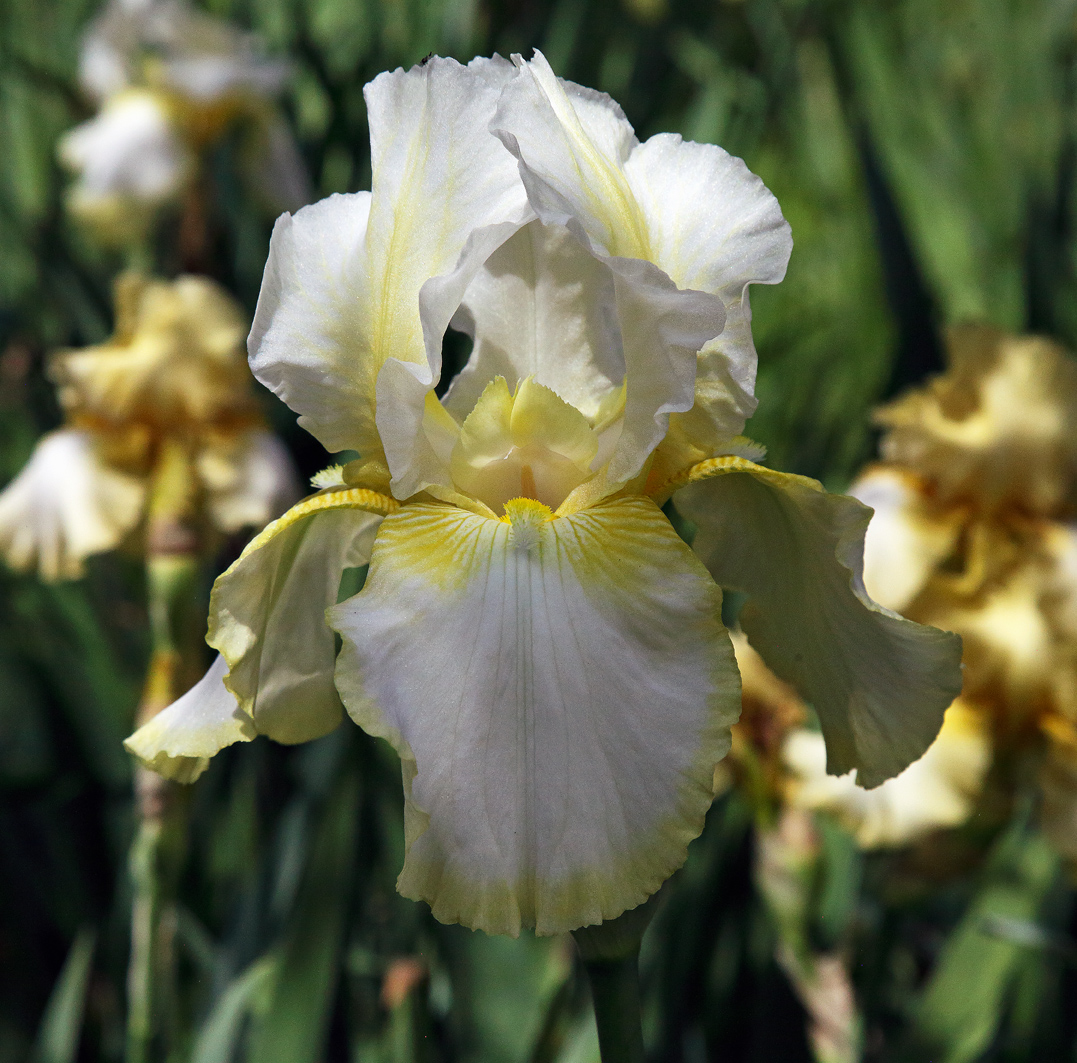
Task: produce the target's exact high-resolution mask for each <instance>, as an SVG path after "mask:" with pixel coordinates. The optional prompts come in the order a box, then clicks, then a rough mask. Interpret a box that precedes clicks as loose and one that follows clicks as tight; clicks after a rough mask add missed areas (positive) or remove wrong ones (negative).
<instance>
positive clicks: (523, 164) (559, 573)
mask: <svg viewBox="0 0 1077 1063" xmlns="http://www.w3.org/2000/svg"><path fill="white" fill-rule="evenodd" d="M366 99H367V106H368V113H369V122H370V129H371V142H372V156H373V190H372V191H371V192H369V193H367V192H360V193H356V194H353V195H344V196H333V197H331V198H329V199H327V200H324V201H322V202H320V203H317V204H315V205H313V206H311V207H307V208H305V209H304V210H301V211H299V212H298V213H297V214H296V215H295V216H294V217H289V216H285V217H283V218H281V219H280V221H278V223H277V227H276V229H275V231H274V236H273V241H272V245H271V249H270V255H269V261H268V264H267V266H266V271H265V278H264V281H263V286H262V292H261V296H260V300H259V305H258V311H257V314H256V317H255V322H254V326H253V329H252V332H251V336H250V341H249V345H250V353H251V365H252V368H253V370H254V372H255V374H256V375H257V376H258V378H259V379H260V380H261V381H262V382H263V383H265V384H266V385H267V386H269V387H270V388H272V389H273V390H274V391H275V392H276V393H277V394H278V395H280V396H281V397H282V398H283V399H284V401H286V402H287V403H288V404H289V405H290V406H291V407H292V409H294V410H295V411H296V412H297V413H298V414H299V415H300V423H301V424H303V425H304V426H305V427H306V428H307V429H308V430H310V431H311V432H312V433H313V434H314V435H315V436H317V438H318V439H319V440H320V441H321V442H322V443H323V444H324V445H325V446H326V448H327V449H328V450H330V451H341V450H345V449H354V450H356V451H358V452H359V454H360V458H359V459H358V460H357V461H354V462H351V463H349V464H347V465H345V466H344V467H343V468H336V469H332V470H327V472H326V473H325V474H324V475H322V476H321V477H320V478H318V479H317V480H316V485H317V486H319V487H320V490H319V491H318V492H317V493H316V494H314V495H313V496H311V497H310V498H308V499H306V500H305V501H303V502H301V503H300V504H299V505H297V506H296V507H294V508H293V509H292V510H291V511H290V512H289V513H287V514H286V515H285V516H284V517H282V518H281V519H280V520H278V521H277V522H275V523H274V524H273V525H271V526H270V527H268V528H267V529H266V530H265V531H264V532H263V533H262V534H261V535H260V536H258V537H257V538H256V539H255V540H254V541H253V542H252V543H251V544H250V546H249V547H248V548H247V550H246V551H245V552H244V554H243V556H242V557H241V558H240V560H239V561H238V562H237V563H236V564H235V565H234V566H233V567H232V568H231V569H229V571H228V572H226V573H225V574H224V575H223V576H222V577H221V578H220V579H219V580H218V581H217V584H216V587H215V589H214V594H213V601H212V605H211V619H210V631H209V639H208V640H209V642H210V644H211V645H212V646H214V647H215V648H217V649H218V650H219V651H220V657H219V658H218V659H217V661H216V662H215V663H214V665H213V666H212V667H211V669H210V671H209V672H208V673H207V675H206V676H205V678H204V679H203V680H202V681H201V682H200V683H199V684H198V686H196V687H195V688H194V689H193V690H192V691H190V692H189V693H188V694H186V695H185V696H184V697H183V698H181V699H180V700H179V701H177V702H176V703H174V704H173V705H172V706H171V707H170V708H168V709H166V710H165V711H164V712H162V713H161V714H160V715H158V716H157V717H156V718H154V719H153V720H152V721H150V722H149V723H148V724H147V725H146V726H144V727H143V728H142V729H140V730H139V731H138V732H137V733H136V734H135V735H134V736H132V738H130V739H129V740H128V747H129V748H130V749H131V750H132V751H133V752H134V753H136V754H137V755H138V756H139V757H140V758H142V760H143V761H144V762H145V763H146V764H148V765H150V766H151V767H153V768H155V769H156V770H158V771H161V772H163V773H166V774H169V775H171V776H173V777H175V778H180V779H185V780H190V779H193V778H195V777H196V776H197V775H198V774H199V773H200V772H201V771H202V770H203V769H204V767H205V765H206V762H207V758H208V757H210V756H212V755H213V754H214V753H215V752H217V750H219V749H220V748H222V747H223V746H225V745H228V744H229V743H231V742H235V741H243V740H249V739H251V738H252V737H254V736H255V735H256V734H259V733H261V734H266V735H269V736H270V737H272V738H275V739H277V740H279V741H284V742H299V741H304V740H307V739H312V738H316V737H318V736H320V735H323V734H325V733H327V732H328V731H329V730H331V729H332V728H334V727H336V726H337V724H338V723H339V722H340V719H341V717H342V707H341V701H343V704H344V706H346V708H347V711H348V713H349V714H350V715H351V716H352V718H353V719H354V720H355V721H356V722H357V723H359V724H360V725H361V726H362V727H364V728H365V729H366V730H367V731H368V732H370V733H371V734H373V735H376V736H381V737H384V738H386V739H387V740H388V741H389V742H391V743H392V745H393V746H394V748H395V749H396V750H397V752H398V753H399V755H400V759H401V763H402V770H403V779H404V787H405V793H406V798H407V808H406V835H407V837H406V844H407V856H406V860H405V864H404V868H403V871H402V873H401V876H400V880H399V884H398V885H399V888H400V890H401V892H402V893H404V894H405V895H406V896H409V897H413V898H417V899H423V900H426V901H428V902H429V903H430V905H431V907H432V909H433V912H434V914H435V916H437V917H438V918H439V919H441V920H443V921H455V922H461V923H463V924H465V925H467V926H471V927H478V928H482V929H484V930H487V931H490V932H497V933H508V934H516V933H517V932H518V931H519V929H520V928H521V927H522V926H533V927H535V928H536V929H537V931H538V932H539V933H556V932H561V931H566V930H570V929H573V928H576V927H579V926H582V925H588V924H593V923H596V922H599V921H602V920H607V919H611V918H614V917H615V916H617V915H619V914H620V913H621V912H623V911H625V910H626V909H628V908H631V907H634V906H636V905H638V904H640V903H641V902H642V901H643V900H645V899H646V898H647V897H648V896H649V895H650V894H651V893H653V892H654V891H655V890H656V889H657V888H658V887H659V886H660V885H661V883H662V882H663V881H664V880H665V878H666V877H667V876H668V875H669V874H670V873H671V872H672V871H673V870H675V869H676V868H677V867H678V866H679V865H680V864H681V863H682V861H683V860H684V858H685V854H686V851H687V846H688V843H689V841H690V840H691V839H692V838H693V837H695V836H696V834H698V832H699V831H700V829H701V828H702V825H703V819H704V816H705V814H706V811H707V808H708V807H709V805H710V803H711V800H712V796H713V782H714V769H715V765H716V764H717V763H718V761H720V760H721V758H722V757H723V756H724V755H725V753H726V751H727V750H728V748H729V741H730V732H729V728H730V725H731V724H732V723H733V722H734V721H735V720H736V718H737V715H738V713H739V711H740V681H739V675H738V671H737V666H736V661H735V658H734V655H733V650H732V646H731V644H730V641H729V637H728V634H727V633H726V631H725V628H724V627H723V625H722V622H721V601H722V596H721V591H720V589H719V588H720V587H733V588H737V589H739V590H742V591H744V592H746V593H747V594H748V596H749V601H748V605H747V606H746V607H745V609H744V616H743V623H744V626H745V628H746V630H747V632H748V636H749V638H750V639H751V640H752V642H753V645H755V646H756V648H757V649H758V650H759V651H760V652H761V653H762V654H763V656H764V657H765V659H766V660H767V661H768V663H769V664H770V665H771V666H772V667H773V668H774V669H775V670H776V671H777V672H778V673H779V674H780V675H783V676H784V677H785V678H787V679H789V680H790V681H791V682H793V683H795V684H796V685H797V686H798V688H799V689H800V690H801V691H802V692H803V693H804V695H805V696H806V697H807V698H808V699H809V700H810V701H811V702H812V703H813V704H814V705H815V707H816V709H817V711H818V713H819V717H820V719H821V721H822V726H823V731H824V734H825V735H826V740H827V744H828V751H829V758H830V767H831V770H834V771H838V772H845V771H848V770H849V769H851V768H854V767H855V768H857V769H858V771H859V772H860V774H861V778H862V779H863V780H864V781H866V782H867V783H868V784H869V785H875V784H877V783H879V782H881V781H882V780H883V779H885V778H887V777H888V776H890V775H894V774H896V773H897V772H899V771H901V769H902V768H904V767H905V766H906V765H907V764H908V763H910V762H911V761H912V760H915V759H916V758H917V757H919V756H920V754H921V753H922V752H923V751H924V749H926V748H927V746H928V745H929V744H930V742H931V740H932V738H933V737H934V735H935V733H936V732H937V730H938V727H939V723H940V721H941V718H942V713H943V710H944V709H945V707H946V706H947V705H948V704H949V703H950V701H951V700H952V698H953V697H954V696H955V695H956V693H957V692H958V690H959V688H960V682H961V679H960V672H959V658H960V644H959V641H958V639H957V638H955V637H954V636H952V635H948V634H944V633H943V632H940V631H936V630H933V629H930V628H925V627H920V626H918V625H916V624H913V623H910V622H909V621H907V620H903V619H901V618H899V617H897V616H896V615H894V614H892V613H889V612H887V611H885V610H882V609H879V608H878V607H876V606H875V605H874V604H873V603H872V602H871V601H870V599H868V597H867V596H866V594H865V593H864V591H863V587H862V585H861V580H860V552H861V549H862V542H863V534H864V529H865V527H866V525H867V521H868V517H869V515H870V513H869V511H868V510H867V509H866V508H865V507H863V506H862V505H861V504H860V503H858V502H856V501H854V500H852V499H848V498H844V497H840V496H832V495H828V494H826V493H825V492H824V491H823V490H822V489H821V488H820V487H819V485H818V484H816V483H814V482H813V481H809V480H806V479H804V478H801V477H795V476H787V475H783V474H781V473H776V472H771V471H768V470H766V469H763V468H761V467H760V466H758V465H756V464H755V463H754V461H753V460H752V459H753V458H758V457H759V456H760V451H759V448H757V447H755V446H754V445H753V444H751V443H750V442H748V441H747V440H745V439H744V438H743V436H742V435H741V433H742V430H743V427H744V423H745V420H746V419H747V417H749V416H750V415H751V413H752V412H753V410H754V407H755V399H754V398H753V395H752V390H753V386H754V377H755V361H756V359H755V349H754V346H753V343H752V338H751V328H750V311H749V306H748V294H747V289H748V285H749V284H751V283H753V282H760V283H775V282H777V281H779V280H780V279H781V277H782V275H783V274H784V271H785V265H786V261H787V258H788V255H789V251H790V247H791V241H790V235H789V230H788V226H787V225H786V223H785V221H784V219H783V218H782V215H781V212H780V210H779V208H778V204H777V202H776V201H775V200H774V198H773V196H771V195H770V193H769V192H768V191H767V190H766V188H765V187H764V186H763V184H762V182H761V181H760V180H759V179H758V178H757V177H755V176H754V175H752V174H751V173H750V172H749V171H748V170H747V168H746V167H745V166H744V164H743V163H742V162H741V161H740V160H738V159H735V158H732V157H731V156H729V155H728V154H727V153H726V152H724V151H722V150H721V149H720V148H718V147H715V146H713V145H703V144H694V143H688V142H684V141H682V140H681V138H680V137H678V136H672V135H659V136H655V137H652V138H651V139H650V140H648V141H647V142H646V143H643V144H641V143H639V142H638V141H637V140H636V138H635V136H634V135H633V132H632V128H631V126H630V125H629V124H628V122H627V120H626V119H625V117H624V115H623V113H622V112H621V110H620V108H618V107H617V105H616V104H615V103H614V102H613V101H612V100H611V99H609V98H608V97H607V96H604V95H602V94H600V93H597V92H593V91H591V90H589V89H585V88H582V87H580V86H578V85H573V84H571V83H568V82H565V81H562V80H560V79H558V78H557V77H555V75H554V74H553V72H552V71H551V69H550V67H549V65H548V64H547V63H546V61H545V59H544V58H543V57H542V56H541V55H540V54H538V53H536V56H535V58H534V59H533V60H531V61H529V62H524V61H523V60H521V59H519V58H516V59H515V61H514V62H513V63H509V62H507V61H505V60H502V59H499V58H494V59H492V60H487V59H477V60H475V61H473V62H472V63H471V64H469V65H468V66H467V67H463V66H460V65H459V64H457V63H455V62H454V61H452V60H448V59H437V58H435V59H431V60H430V61H428V62H426V63H424V64H422V65H421V66H419V67H415V68H413V69H412V70H410V71H407V72H404V71H396V72H393V73H386V74H382V75H380V76H379V77H378V78H376V79H375V80H374V81H373V82H372V83H371V84H370V85H368V86H367V89H366ZM450 324H451V325H452V326H453V327H454V328H456V329H457V330H460V331H462V332H465V333H467V334H468V335H470V336H471V338H472V340H473V350H472V353H471V355H470V359H469V361H468V363H467V365H466V367H465V368H464V369H463V370H462V372H461V373H460V374H459V375H458V376H457V377H456V379H455V380H453V381H452V382H451V386H450V387H449V388H448V390H447V391H446V392H444V394H443V396H441V397H439V395H441V389H440V388H439V384H440V383H441V374H442V364H441V356H442V341H443V336H444V334H445V332H446V329H447V328H448V327H449V326H450ZM675 492H676V493H677V504H678V507H679V508H680V509H681V510H682V511H683V512H684V513H685V514H686V515H687V516H688V517H689V518H690V519H691V520H692V521H694V522H695V523H696V524H697V526H698V529H699V530H698V533H697V535H696V538H695V542H694V548H695V552H693V551H692V550H690V549H689V547H688V546H687V545H685V543H684V542H683V541H682V540H681V539H680V538H679V537H678V535H677V534H676V532H675V531H674V529H673V527H672V525H671V524H670V522H669V520H668V519H667V518H666V516H665V515H664V514H663V512H662V509H661V508H660V507H661V506H662V505H663V504H664V503H666V502H667V500H669V498H670V497H671V496H672V495H673V494H674V493H675ZM367 561H369V571H368V575H367V578H366V583H365V585H364V586H363V589H362V591H361V592H360V593H359V594H357V595H355V596H354V597H352V598H350V599H348V600H346V601H344V602H342V603H340V604H339V605H338V604H335V603H336V598H337V591H338V587H339V583H340V579H341V573H342V570H343V569H344V568H346V567H349V566H358V565H361V564H363V563H366V562H367ZM708 570H709V571H708ZM334 632H336V633H339V635H340V638H341V639H342V642H343V649H342V650H341V652H340V655H339V658H338V657H337V653H336V647H335V642H334Z"/></svg>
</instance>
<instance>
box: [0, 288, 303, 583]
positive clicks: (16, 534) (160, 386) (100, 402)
mask: <svg viewBox="0 0 1077 1063" xmlns="http://www.w3.org/2000/svg"><path fill="white" fill-rule="evenodd" d="M244 331H245V327H244V321H243V315H242V312H241V311H240V309H239V307H237V306H236V304H235V302H234V301H233V300H232V298H231V297H230V296H229V295H228V294H227V293H225V292H224V291H223V290H222V289H221V288H219V287H218V286H217V285H216V284H214V283H213V282H212V281H209V280H207V279H205V278H203V277H180V278H179V279H178V280H176V281H171V282H169V281H149V280H146V279H145V278H143V277H140V276H136V275H133V274H128V275H125V276H123V277H121V279H120V281H119V282H118V284H117V298H116V333H115V335H114V336H113V337H112V338H111V339H110V340H109V341H108V342H106V343H103V344H100V345H98V346H96V347H86V348H82V349H80V350H72V351H65V352H63V353H61V354H60V355H58V356H57V357H56V358H55V359H54V361H53V363H52V366H51V370H52V375H53V377H54V379H55V380H56V382H57V384H58V386H59V397H60V404H61V406H62V407H63V408H64V412H65V416H66V421H67V424H66V426H65V427H64V428H61V429H59V430H57V431H55V432H51V433H50V434H48V435H47V436H45V437H44V438H43V439H42V440H41V441H40V442H39V443H38V445H37V447H36V449H35V450H34V453H33V455H32V456H31V458H30V461H29V462H28V463H27V465H26V467H25V468H24V469H23V470H22V472H21V473H20V474H19V475H18V476H17V477H16V478H15V479H14V480H13V481H12V482H11V483H10V484H9V485H8V486H7V487H6V488H5V489H4V491H3V492H2V493H0V557H3V559H4V560H5V561H6V562H7V564H9V565H10V566H12V567H13V568H16V569H37V571H38V572H39V573H40V575H41V576H42V577H44V578H45V579H50V580H53V579H72V578H76V577H78V576H79V575H81V574H82V571H83V562H84V561H85V559H86V558H87V557H89V556H90V555H91V554H96V553H101V552H102V551H105V550H112V549H114V548H115V547H117V546H118V545H119V544H120V543H121V541H122V540H123V539H124V538H125V537H126V536H127V535H128V534H129V533H130V532H132V531H133V530H134V529H135V528H136V526H137V525H138V524H139V522H140V520H141V519H142V517H143V515H144V512H145V509H146V506H147V504H148V502H149V498H148V496H149V493H150V490H151V486H150V481H151V478H152V476H153V472H154V469H155V467H158V466H159V464H160V462H161V460H162V458H163V456H164V454H165V452H166V451H168V453H169V455H171V456H174V457H173V460H178V461H181V462H183V463H185V464H186V465H188V466H189V476H188V477H187V478H188V479H189V480H190V489H191V492H192V495H194V496H195V497H196V498H197V499H199V500H200V502H199V508H200V509H201V510H202V511H203V512H204V514H205V518H206V519H207V521H208V522H209V523H211V524H212V525H214V526H216V527H217V528H219V529H221V530H223V531H228V532H231V531H237V530H239V529H240V528H243V527H249V526H254V527H260V526H262V525H263V524H265V523H266V522H267V521H268V520H270V519H271V518H273V517H274V516H276V515H277V514H279V513H280V512H281V511H282V510H283V509H284V508H286V507H287V505H288V504H289V503H290V502H291V501H292V500H294V498H295V497H296V495H297V493H298V492H297V491H296V489H295V475H294V473H293V471H292V467H291V462H290V459H289V458H288V455H287V452H286V451H285V449H284V447H283V446H282V444H281V443H280V442H279V441H278V440H277V439H276V437H275V436H273V435H272V433H270V432H269V431H267V430H266V429H265V427H264V426H263V422H262V418H261V415H260V414H259V412H258V408H257V406H256V404H255V402H254V397H253V395H252V394H251V380H250V373H249V371H248V369H247V366H246V365H245V364H244V343H243V334H244Z"/></svg>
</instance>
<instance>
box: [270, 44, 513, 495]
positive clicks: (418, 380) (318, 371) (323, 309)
mask: <svg viewBox="0 0 1077 1063" xmlns="http://www.w3.org/2000/svg"><path fill="white" fill-rule="evenodd" d="M511 76H512V70H511V67H509V65H508V64H507V63H504V62H494V61H492V60H481V61H479V60H476V61H475V62H474V63H472V64H471V65H470V66H469V67H466V68H465V67H462V66H460V65H459V64H458V63H456V62H454V61H453V60H451V59H432V60H430V61H429V62H428V63H426V64H425V65H423V66H419V67H414V68H413V69H412V70H410V71H407V72H404V71H401V70H397V71H394V72H392V73H385V74H381V75H380V76H379V77H377V78H375V79H374V81H372V82H371V83H370V84H369V85H368V86H367V88H366V90H365V95H366V100H367V108H368V115H369V121H370V129H371V152H372V165H373V192H372V193H370V194H367V193H358V194H356V195H353V196H333V197H331V198H330V199H328V200H324V201H323V202H321V203H316V204H314V205H313V206H310V207H305V208H304V209H303V210H301V211H299V212H298V213H297V214H296V215H295V216H294V217H288V216H285V217H283V218H281V219H280V220H279V221H278V223H277V227H276V229H275V230H274V235H273V241H272V243H271V246H270V255H269V261H268V263H267V265H266V275H265V280H264V282H263V286H262V293H261V295H260V297H259V301H258V310H257V313H256V314H255V321H254V327H253V329H252V331H251V341H250V347H251V354H252V358H251V365H252V368H253V369H254V372H255V375H256V376H257V377H258V378H259V379H260V380H261V381H262V382H263V383H265V384H266V385H267V386H268V387H270V388H271V389H272V390H273V391H275V392H276V393H277V394H278V395H280V396H281V398H283V399H284V401H285V402H287V403H288V404H289V405H290V406H291V407H292V408H293V409H294V410H296V412H297V413H299V414H300V422H301V423H302V424H303V425H304V427H306V428H308V429H309V430H310V431H311V432H313V433H314V435H316V436H317V437H318V438H319V439H320V440H321V441H322V443H323V444H324V445H325V446H326V448H327V449H329V450H332V451H336V450H343V449H348V448H354V449H356V450H358V451H360V453H362V454H363V455H364V456H370V455H377V454H380V453H381V452H382V449H383V447H384V452H385V454H386V456H387V458H388V461H389V466H390V469H391V470H392V472H393V475H394V491H395V492H396V493H397V494H398V495H399V496H400V497H406V496H407V495H409V494H412V493H414V492H415V491H416V490H418V489H419V487H420V486H422V481H423V480H424V478H425V479H427V480H429V481H430V482H437V480H438V475H439V473H438V462H437V460H436V455H435V453H434V451H433V448H432V447H429V446H425V445H424V442H423V437H422V435H421V425H422V417H423V411H424V408H425V400H426V394H427V392H428V391H429V390H430V389H431V388H432V387H433V385H434V383H435V382H436V381H437V379H438V376H439V374H440V371H441V342H442V337H443V334H444V331H445V329H446V327H447V326H448V323H449V319H450V318H451V317H452V315H453V312H454V311H455V310H456V307H457V306H458V305H459V301H460V298H461V296H462V295H463V291H464V288H465V287H466V285H467V281H468V280H469V279H470V277H471V276H472V275H473V273H474V271H475V270H476V269H477V268H478V267H479V265H480V264H481V263H482V261H483V260H484V259H485V258H486V257H487V256H488V255H489V254H490V252H491V251H493V250H494V248H495V247H497V246H498V244H500V243H501V242H502V241H503V240H504V239H505V238H506V237H508V236H509V235H510V234H511V233H512V232H513V231H514V230H515V228H517V227H519V225H521V224H523V222H524V221H525V220H526V218H527V216H528V207H527V204H526V199H525V196H524V193H523V189H522V186H521V185H520V181H519V177H518V175H517V172H516V168H515V166H514V165H513V162H512V159H511V158H510V157H509V156H508V154H507V153H506V152H505V151H504V149H503V148H502V147H501V145H500V144H499V143H498V142H497V140H496V139H495V138H494V137H492V136H491V135H490V133H489V132H488V128H487V127H488V125H489V121H490V118H491V116H492V115H493V110H494V106H495V104H496V100H497V95H498V92H499V89H500V85H501V84H502V83H503V81H504V80H505V79H506V78H507V77H511ZM386 371H387V375H384V379H379V378H380V377H381V376H382V375H383V374H385V373H386ZM379 407H384V408H383V409H382V413H381V414H380V415H379V414H378V413H377V408H379Z"/></svg>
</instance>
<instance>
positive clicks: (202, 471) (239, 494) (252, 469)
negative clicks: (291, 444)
mask: <svg viewBox="0 0 1077 1063" xmlns="http://www.w3.org/2000/svg"><path fill="white" fill-rule="evenodd" d="M197 468H198V475H199V477H200V478H201V480H202V484H203V486H204V487H205V488H206V495H207V497H206V502H207V505H208V507H209V515H210V517H211V518H212V520H213V523H214V524H215V525H216V526H217V527H218V528H220V529H221V530H222V531H226V532H234V531H238V530H239V529H240V528H261V527H262V526H263V525H265V524H268V523H269V521H271V520H273V519H274V518H275V517H279V516H280V515H281V514H282V513H283V512H284V511H285V510H286V509H287V508H288V507H289V506H290V505H292V504H293V503H294V502H296V501H298V499H299V496H300V494H301V493H302V492H301V491H300V490H299V481H298V479H297V478H296V473H295V467H294V465H293V464H292V459H291V456H290V455H289V453H288V448H287V447H285V445H284V444H283V443H282V442H281V441H280V440H279V439H278V438H277V437H276V436H275V435H274V434H273V433H272V432H267V431H266V430H264V429H255V430H253V431H250V432H244V433H242V434H240V435H229V436H226V437H224V438H218V439H214V438H211V439H210V440H209V442H208V444H207V445H206V446H204V447H203V448H202V450H201V451H200V453H199V455H198V462H197Z"/></svg>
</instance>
